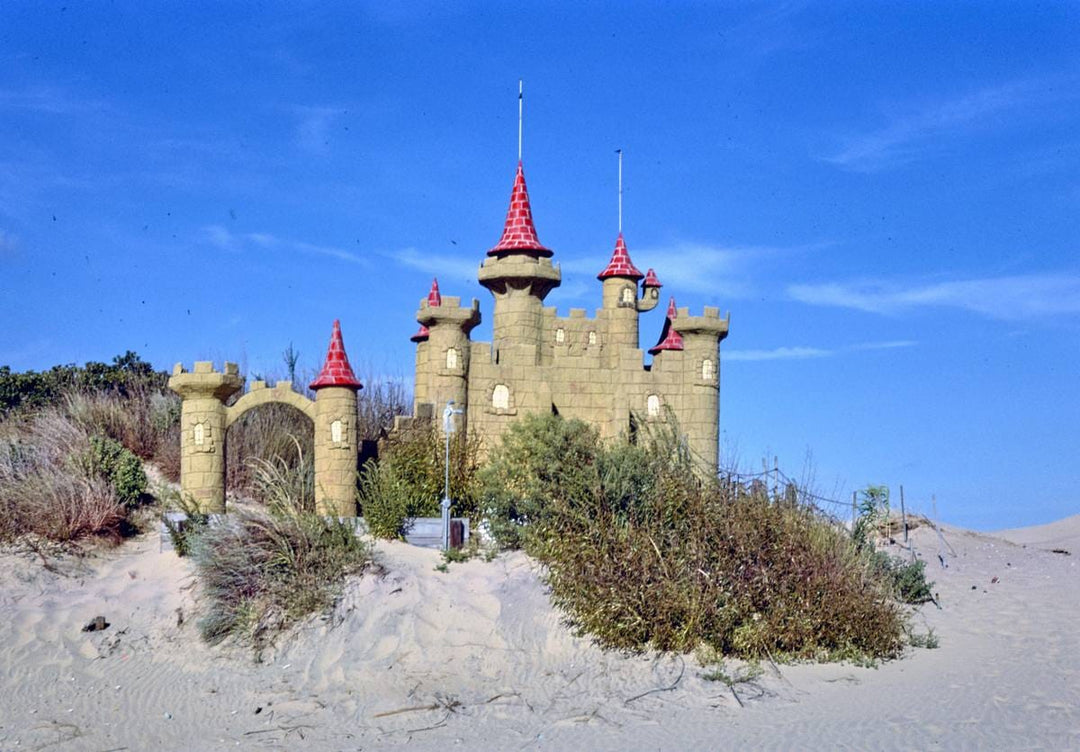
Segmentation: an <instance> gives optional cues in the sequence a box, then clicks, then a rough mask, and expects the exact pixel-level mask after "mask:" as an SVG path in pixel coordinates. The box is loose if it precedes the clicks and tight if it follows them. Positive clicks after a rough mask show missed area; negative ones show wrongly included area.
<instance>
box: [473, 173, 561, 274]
mask: <svg viewBox="0 0 1080 752" xmlns="http://www.w3.org/2000/svg"><path fill="white" fill-rule="evenodd" d="M508 251H536V252H538V253H539V254H540V255H541V256H551V255H553V254H552V251H551V249H549V248H545V247H544V246H542V245H540V239H539V238H538V237H537V236H536V227H534V226H533V219H532V207H531V206H530V205H529V191H528V189H527V188H526V187H525V169H524V168H523V166H522V164H521V160H520V159H519V160H518V165H517V174H516V175H515V176H514V190H513V191H512V192H511V193H510V208H509V209H508V210H507V212H506V223H505V224H504V225H503V233H502V237H501V238H500V239H499V242H498V244H497V245H496V246H495V247H494V248H492V249H491V250H490V251H488V255H489V256H495V255H498V254H500V253H506V252H508Z"/></svg>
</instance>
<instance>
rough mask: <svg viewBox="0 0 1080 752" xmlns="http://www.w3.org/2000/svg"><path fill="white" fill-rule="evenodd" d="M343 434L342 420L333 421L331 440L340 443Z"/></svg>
mask: <svg viewBox="0 0 1080 752" xmlns="http://www.w3.org/2000/svg"><path fill="white" fill-rule="evenodd" d="M341 434H342V431H341V421H340V420H335V421H334V422H333V423H331V424H330V441H332V442H334V443H335V444H340V443H341Z"/></svg>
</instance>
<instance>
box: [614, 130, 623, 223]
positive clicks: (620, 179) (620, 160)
mask: <svg viewBox="0 0 1080 752" xmlns="http://www.w3.org/2000/svg"><path fill="white" fill-rule="evenodd" d="M615 153H616V154H618V155H619V234H620V235H622V149H616V150H615Z"/></svg>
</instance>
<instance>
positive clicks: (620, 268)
mask: <svg viewBox="0 0 1080 752" xmlns="http://www.w3.org/2000/svg"><path fill="white" fill-rule="evenodd" d="M644 276H645V275H644V274H642V273H641V271H640V270H639V269H638V268H637V267H636V266H634V262H633V261H631V260H630V252H629V251H628V250H626V241H625V240H623V236H622V233H621V232H620V233H619V238H618V240H616V241H615V250H614V251H613V252H612V254H611V261H609V262H608V265H607V268H606V269H604V271H602V272H600V273H599V274H597V275H596V278H597V279H607V278H608V277H625V278H627V279H633V280H639V279H641V278H642V277H644ZM653 276H655V275H653Z"/></svg>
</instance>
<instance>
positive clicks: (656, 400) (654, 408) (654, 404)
mask: <svg viewBox="0 0 1080 752" xmlns="http://www.w3.org/2000/svg"><path fill="white" fill-rule="evenodd" d="M645 412H646V413H648V416H649V417H650V418H659V417H660V397H659V396H657V395H655V394H650V395H649V396H648V397H646V398H645Z"/></svg>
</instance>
